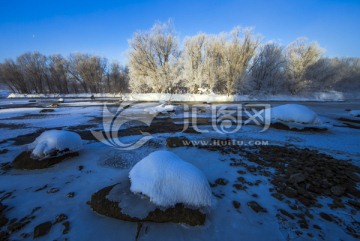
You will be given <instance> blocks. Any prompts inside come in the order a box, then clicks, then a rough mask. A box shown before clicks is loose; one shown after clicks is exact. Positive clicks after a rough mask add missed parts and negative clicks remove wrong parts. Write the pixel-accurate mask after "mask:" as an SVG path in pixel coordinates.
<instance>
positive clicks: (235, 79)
mask: <svg viewBox="0 0 360 241" xmlns="http://www.w3.org/2000/svg"><path fill="white" fill-rule="evenodd" d="M228 36H229V38H230V40H229V41H227V42H226V44H225V46H224V48H223V55H224V56H223V61H224V64H223V68H224V78H225V82H226V94H227V95H230V94H234V93H237V92H239V91H241V89H242V87H243V81H244V75H245V73H246V70H247V68H248V65H249V63H250V60H251V59H252V58H253V56H254V55H255V51H256V49H257V47H258V46H259V44H260V39H259V37H257V36H255V35H254V34H253V32H252V30H251V29H249V28H245V29H240V28H239V27H236V28H234V29H233V30H232V31H231V32H230V33H229V34H228Z"/></svg>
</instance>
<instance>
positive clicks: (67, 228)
mask: <svg viewBox="0 0 360 241" xmlns="http://www.w3.org/2000/svg"><path fill="white" fill-rule="evenodd" d="M62 225H63V226H64V230H63V232H62V233H63V234H67V233H69V231H70V222H69V221H66V222H63V223H62Z"/></svg>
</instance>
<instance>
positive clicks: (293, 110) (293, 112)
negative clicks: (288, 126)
mask: <svg viewBox="0 0 360 241" xmlns="http://www.w3.org/2000/svg"><path fill="white" fill-rule="evenodd" d="M271 119H272V120H275V121H284V122H296V123H302V124H320V123H321V121H320V119H319V117H318V115H317V114H316V113H315V112H314V111H312V110H310V109H309V108H308V107H306V106H304V105H299V104H286V105H280V106H277V107H274V108H272V109H271Z"/></svg>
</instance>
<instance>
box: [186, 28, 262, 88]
mask: <svg viewBox="0 0 360 241" xmlns="http://www.w3.org/2000/svg"><path fill="white" fill-rule="evenodd" d="M259 42H260V41H259V38H258V37H256V36H254V35H253V34H252V31H251V30H250V29H240V28H238V27H237V28H234V29H233V30H232V31H231V32H230V33H221V34H218V35H205V34H199V35H196V36H194V37H188V38H187V39H186V40H185V44H184V51H183V58H182V61H183V62H182V63H183V68H184V75H183V76H184V78H185V79H186V83H187V86H188V88H189V90H190V91H191V92H194V91H195V92H196V89H199V88H202V89H204V88H205V89H208V90H209V92H216V93H226V94H228V95H229V94H233V93H235V92H237V91H238V90H239V89H241V88H242V86H241V85H242V84H243V79H244V74H245V72H246V69H247V68H248V65H249V62H250V60H251V59H252V57H253V56H254V54H255V50H256V48H257V47H258V45H259Z"/></svg>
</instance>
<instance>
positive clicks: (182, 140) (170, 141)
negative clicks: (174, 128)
mask: <svg viewBox="0 0 360 241" xmlns="http://www.w3.org/2000/svg"><path fill="white" fill-rule="evenodd" d="M166 146H167V147H171V148H173V147H181V146H191V142H190V140H189V139H188V138H186V137H185V136H180V137H176V136H175V137H168V138H167V139H166Z"/></svg>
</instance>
